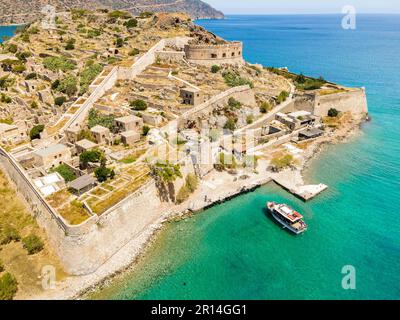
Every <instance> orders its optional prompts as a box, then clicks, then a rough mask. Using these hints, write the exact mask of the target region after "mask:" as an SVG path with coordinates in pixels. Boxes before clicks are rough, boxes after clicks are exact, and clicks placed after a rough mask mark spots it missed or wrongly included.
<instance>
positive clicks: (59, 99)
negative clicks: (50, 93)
mask: <svg viewBox="0 0 400 320" xmlns="http://www.w3.org/2000/svg"><path fill="white" fill-rule="evenodd" d="M66 101H67V98H66V97H64V96H60V97H57V98H55V99H54V104H55V105H56V106H59V107H61V106H62V105H63V104H64V103H65V102H66Z"/></svg>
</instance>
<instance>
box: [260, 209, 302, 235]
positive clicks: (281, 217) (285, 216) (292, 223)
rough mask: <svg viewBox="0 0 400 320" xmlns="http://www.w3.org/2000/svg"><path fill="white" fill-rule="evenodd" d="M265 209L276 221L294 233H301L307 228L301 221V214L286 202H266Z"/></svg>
mask: <svg viewBox="0 0 400 320" xmlns="http://www.w3.org/2000/svg"><path fill="white" fill-rule="evenodd" d="M267 209H268V211H269V212H270V213H271V215H272V216H273V217H274V219H275V220H276V221H278V222H279V223H280V224H281V225H283V226H284V227H285V228H287V229H289V230H290V231H291V232H293V233H294V234H301V233H303V232H304V231H306V230H307V224H306V223H305V222H304V221H303V216H302V215H301V214H300V213H298V212H297V211H295V210H293V209H292V208H291V207H289V206H288V205H287V204H278V203H275V202H268V203H267Z"/></svg>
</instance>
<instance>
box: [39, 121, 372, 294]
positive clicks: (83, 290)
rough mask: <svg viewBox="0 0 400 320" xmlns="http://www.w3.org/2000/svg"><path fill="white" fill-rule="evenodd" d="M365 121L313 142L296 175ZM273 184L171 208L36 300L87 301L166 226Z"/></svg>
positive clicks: (244, 186)
mask: <svg viewBox="0 0 400 320" xmlns="http://www.w3.org/2000/svg"><path fill="white" fill-rule="evenodd" d="M364 122H365V119H364V118H361V117H360V118H357V119H353V120H352V121H351V122H350V123H346V124H344V125H343V127H341V128H340V129H337V130H334V131H333V132H331V134H330V135H328V136H327V137H325V136H324V137H321V138H319V139H316V140H315V141H313V142H312V143H311V144H310V145H309V146H308V148H307V150H306V153H305V155H304V159H303V161H302V162H301V164H300V165H299V166H298V167H297V168H296V170H294V171H292V172H293V175H295V174H300V175H301V177H302V178H303V177H304V174H305V171H306V170H308V169H309V168H310V166H311V163H312V161H313V160H315V159H317V157H318V156H319V155H320V154H321V153H322V151H323V149H324V146H325V145H332V144H337V143H339V142H340V143H343V142H347V141H348V140H349V139H350V138H352V137H355V136H356V135H357V134H359V133H360V132H361V130H360V129H361V125H362V123H364ZM270 181H272V179H271V178H270V176H269V175H267V174H266V175H265V177H261V178H260V177H259V178H258V179H257V180H253V181H243V182H242V183H241V187H238V188H236V189H233V190H226V191H225V192H224V196H221V195H219V196H218V197H217V198H216V199H215V200H214V201H212V202H211V203H204V206H202V207H201V208H197V209H196V210H191V209H189V204H188V203H185V204H183V205H180V206H175V207H171V208H169V210H168V211H167V212H166V213H165V214H164V215H163V217H162V218H161V219H159V220H157V221H155V222H154V223H153V224H151V225H149V226H148V227H147V228H145V229H144V230H143V232H142V233H141V234H140V235H139V236H138V237H136V238H135V239H133V240H131V241H130V242H129V243H128V244H127V245H126V246H125V247H124V248H122V249H121V250H120V251H119V252H118V253H117V254H115V255H114V256H113V257H112V258H111V259H110V260H109V261H107V262H106V263H105V264H104V265H103V266H101V267H100V268H99V269H98V270H97V271H96V272H95V273H93V274H90V275H86V276H79V277H76V276H74V277H72V276H71V277H70V278H68V279H67V280H65V281H64V282H62V283H60V284H59V285H58V286H57V288H56V289H54V290H50V291H47V292H44V293H43V294H41V295H39V296H36V297H33V298H34V299H87V298H88V297H89V296H90V294H91V293H93V292H95V291H98V290H101V288H104V287H106V286H108V285H110V283H111V282H113V281H114V280H115V279H116V278H118V277H120V276H123V275H124V274H126V273H127V272H130V271H132V270H133V269H134V268H135V267H136V266H137V263H138V261H140V259H142V258H143V256H145V255H146V253H147V251H148V249H149V248H150V247H151V245H152V244H153V243H154V242H155V241H156V239H157V236H158V234H159V232H160V231H161V230H162V229H163V228H164V227H165V224H166V223H169V222H172V221H177V220H183V219H187V218H189V217H191V216H192V215H193V214H196V213H197V212H199V211H202V210H206V209H207V208H210V207H212V206H215V205H218V204H221V203H223V202H226V201H229V200H231V199H233V198H235V197H237V196H240V195H242V194H244V193H247V192H252V191H254V190H255V189H257V188H259V187H261V186H263V185H265V184H267V183H269V182H270Z"/></svg>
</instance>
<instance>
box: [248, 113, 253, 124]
mask: <svg viewBox="0 0 400 320" xmlns="http://www.w3.org/2000/svg"><path fill="white" fill-rule="evenodd" d="M253 122H254V116H253V115H252V114H250V115H248V116H247V117H246V123H247V124H252V123H253Z"/></svg>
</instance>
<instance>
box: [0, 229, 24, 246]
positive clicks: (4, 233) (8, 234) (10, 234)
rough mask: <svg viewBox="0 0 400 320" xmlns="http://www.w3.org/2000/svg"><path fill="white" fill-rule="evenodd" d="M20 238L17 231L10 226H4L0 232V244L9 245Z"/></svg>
mask: <svg viewBox="0 0 400 320" xmlns="http://www.w3.org/2000/svg"><path fill="white" fill-rule="evenodd" d="M19 240H21V236H20V235H19V233H18V231H17V230H16V229H14V228H13V227H10V226H5V227H4V228H2V229H1V232H0V244H3V245H4V244H9V243H10V242H11V241H19Z"/></svg>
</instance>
